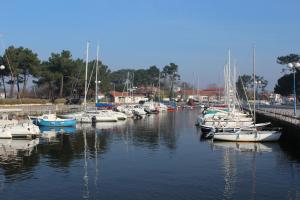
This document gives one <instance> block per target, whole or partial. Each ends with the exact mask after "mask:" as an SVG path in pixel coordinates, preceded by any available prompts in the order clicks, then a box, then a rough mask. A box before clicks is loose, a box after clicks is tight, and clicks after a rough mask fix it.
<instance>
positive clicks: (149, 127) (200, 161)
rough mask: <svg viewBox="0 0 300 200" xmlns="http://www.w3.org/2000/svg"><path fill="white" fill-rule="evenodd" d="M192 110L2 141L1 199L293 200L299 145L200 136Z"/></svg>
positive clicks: (297, 195)
mask: <svg viewBox="0 0 300 200" xmlns="http://www.w3.org/2000/svg"><path fill="white" fill-rule="evenodd" d="M196 115H197V111H182V112H178V113H166V114H160V115H154V116H150V117H146V118H145V119H142V120H138V121H133V120H127V121H124V122H118V123H100V124H97V126H96V127H94V128H93V127H92V126H91V125H84V126H80V125H79V126H78V127H77V129H76V130H72V129H66V130H64V131H65V134H58V135H57V137H56V139H52V140H50V141H48V140H45V139H44V140H43V139H39V140H36V141H24V140H20V141H13V142H12V141H11V140H1V141H0V143H1V144H0V147H1V148H0V154H1V156H0V163H1V164H0V165H1V168H0V196H1V197H0V198H1V199H9V200H10V199H11V200H12V199H14V200H18V199H22V200H24V199H32V200H34V199H39V200H40V199H46V200H48V199H49V200H50V199H51V200H52V199H65V200H69V199H70V200H71V199H72V200H74V199H128V200H133V199H145V200H147V199H156V200H157V199H163V200H168V199H170V200H177V199H300V153H299V149H300V147H299V148H296V147H293V148H291V147H289V145H287V144H277V143H264V144H259V143H224V142H214V143H213V142H211V141H208V140H201V132H200V131H199V130H197V129H196V128H195V127H194V120H195V117H196ZM72 132H74V133H72ZM25 148H27V149H28V148H29V151H22V150H20V149H25ZM16 149H19V150H16Z"/></svg>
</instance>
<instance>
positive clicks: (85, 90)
mask: <svg viewBox="0 0 300 200" xmlns="http://www.w3.org/2000/svg"><path fill="white" fill-rule="evenodd" d="M89 45H90V43H89V42H87V43H86V60H85V80H84V110H86V95H87V71H88V64H89Z"/></svg>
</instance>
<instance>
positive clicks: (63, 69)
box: [0, 46, 180, 100]
mask: <svg viewBox="0 0 300 200" xmlns="http://www.w3.org/2000/svg"><path fill="white" fill-rule="evenodd" d="M0 65H1V67H0V74H1V86H2V88H3V90H4V93H5V97H9V98H22V97H29V96H30V97H37V98H48V99H51V100H55V99H57V98H67V97H68V98H80V97H82V96H83V95H84V87H85V61H84V60H83V59H80V58H73V57H72V54H71V52H70V51H69V50H63V51H61V52H60V53H51V55H50V56H49V58H48V60H41V59H39V57H38V54H37V53H35V52H33V51H32V50H31V49H29V48H24V47H14V46H10V47H8V48H7V49H5V51H4V53H3V55H1V56H0ZM3 66H4V67H3ZM88 66H89V67H88V68H89V70H88V77H89V78H88V83H89V91H88V96H90V97H92V96H93V95H94V93H95V91H94V88H95V71H96V70H98V80H99V81H100V84H99V86H100V88H101V92H103V93H108V92H109V91H110V90H116V91H123V90H124V84H125V82H126V80H127V79H128V74H129V73H130V74H133V75H134V78H133V80H132V81H133V84H134V85H135V86H137V87H139V86H156V87H157V86H158V85H161V88H162V89H164V90H167V91H169V92H168V94H169V97H172V96H173V95H174V86H175V85H176V84H177V83H178V81H179V80H180V75H179V74H178V65H176V64H175V63H169V64H168V65H166V66H164V68H163V69H162V70H160V69H159V68H158V67H157V66H155V65H153V66H150V67H148V68H146V69H120V70H116V71H111V69H110V68H109V66H107V65H105V64H103V63H102V62H101V61H98V68H97V69H96V60H91V61H89V63H88ZM29 80H32V84H31V85H32V89H31V90H28V85H29V83H28V81H29Z"/></svg>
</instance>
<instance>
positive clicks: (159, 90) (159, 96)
mask: <svg viewBox="0 0 300 200" xmlns="http://www.w3.org/2000/svg"><path fill="white" fill-rule="evenodd" d="M158 92H159V95H158V102H160V71H159V72H158Z"/></svg>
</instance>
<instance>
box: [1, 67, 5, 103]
mask: <svg viewBox="0 0 300 200" xmlns="http://www.w3.org/2000/svg"><path fill="white" fill-rule="evenodd" d="M4 69H5V66H4V65H1V66H0V70H1V71H3V70H4ZM1 78H2V82H3V90H4V97H5V98H6V90H5V85H4V84H5V83H4V76H3V73H1Z"/></svg>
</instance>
